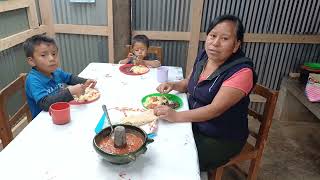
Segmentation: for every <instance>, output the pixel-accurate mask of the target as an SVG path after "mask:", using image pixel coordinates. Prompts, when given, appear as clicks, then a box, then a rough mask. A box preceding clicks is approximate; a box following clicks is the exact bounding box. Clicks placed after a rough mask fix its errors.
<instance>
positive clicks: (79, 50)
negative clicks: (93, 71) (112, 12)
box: [52, 0, 108, 74]
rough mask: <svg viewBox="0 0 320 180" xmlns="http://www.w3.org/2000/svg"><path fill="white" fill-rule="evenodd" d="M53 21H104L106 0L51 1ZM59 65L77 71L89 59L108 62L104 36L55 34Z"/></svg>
mask: <svg viewBox="0 0 320 180" xmlns="http://www.w3.org/2000/svg"><path fill="white" fill-rule="evenodd" d="M52 6H53V14H54V22H55V23H56V24H81V25H107V1H105V0H96V2H95V3H72V2H70V1H69V0H59V1H53V5H52ZM56 40H57V43H58V45H59V54H60V59H61V65H62V66H61V67H62V68H63V69H64V70H66V71H69V72H72V73H75V74H78V73H80V72H81V71H82V70H83V69H84V68H85V67H86V66H87V65H88V64H89V63H90V62H108V45H107V44H108V43H107V42H108V38H107V37H102V36H91V35H73V34H56Z"/></svg>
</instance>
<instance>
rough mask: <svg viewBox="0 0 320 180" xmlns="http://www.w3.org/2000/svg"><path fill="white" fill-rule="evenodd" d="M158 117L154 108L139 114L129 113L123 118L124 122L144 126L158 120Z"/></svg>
mask: <svg viewBox="0 0 320 180" xmlns="http://www.w3.org/2000/svg"><path fill="white" fill-rule="evenodd" d="M157 119H158V117H157V116H155V115H154V113H153V110H152V109H150V110H147V111H144V112H140V113H138V114H134V115H129V116H127V117H124V118H122V119H121V122H122V123H123V124H129V125H133V126H142V125H145V124H148V123H150V122H153V121H155V120H157Z"/></svg>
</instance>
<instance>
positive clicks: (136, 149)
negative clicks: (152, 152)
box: [93, 124, 153, 164]
mask: <svg viewBox="0 0 320 180" xmlns="http://www.w3.org/2000/svg"><path fill="white" fill-rule="evenodd" d="M120 125H121V126H123V127H124V128H125V136H126V146H125V147H123V148H116V147H114V138H112V137H111V136H109V135H110V132H111V128H110V127H107V128H105V129H103V130H102V131H101V132H99V133H98V134H97V135H96V136H95V137H94V139H93V147H94V149H95V151H96V152H97V153H98V154H99V155H101V156H102V157H103V158H104V159H105V160H107V161H108V162H110V163H113V164H126V163H129V162H131V161H134V160H135V159H136V158H137V157H138V156H139V155H141V154H143V153H145V152H146V151H147V147H146V146H147V145H148V144H149V143H152V142H153V139H149V138H148V136H147V134H146V133H145V132H144V131H143V130H142V129H140V128H139V127H136V126H131V125H125V124H118V125H114V126H113V128H115V127H116V126H120Z"/></svg>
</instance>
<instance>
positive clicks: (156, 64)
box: [143, 60, 161, 68]
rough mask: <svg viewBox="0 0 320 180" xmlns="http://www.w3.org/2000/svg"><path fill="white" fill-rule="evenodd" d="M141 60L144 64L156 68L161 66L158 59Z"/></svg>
mask: <svg viewBox="0 0 320 180" xmlns="http://www.w3.org/2000/svg"><path fill="white" fill-rule="evenodd" d="M143 62H144V64H145V65H146V66H150V67H153V68H157V67H160V66H161V63H160V61H158V60H143Z"/></svg>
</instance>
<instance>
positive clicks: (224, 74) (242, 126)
mask: <svg viewBox="0 0 320 180" xmlns="http://www.w3.org/2000/svg"><path fill="white" fill-rule="evenodd" d="M207 60H208V56H207V54H206V52H205V51H204V50H203V51H202V52H201V53H200V54H199V56H198V57H197V59H196V61H195V64H194V66H193V72H192V74H191V77H190V80H189V83H188V102H189V107H190V109H196V108H199V107H202V106H206V105H208V104H210V103H211V102H212V100H213V98H214V97H215V96H216V94H217V92H218V91H219V89H220V87H221V85H222V83H223V82H224V81H225V80H227V79H228V78H230V77H231V76H232V75H233V74H234V73H236V72H237V71H239V70H240V69H243V68H250V69H252V71H253V73H254V70H253V63H252V61H251V60H250V59H249V58H246V57H245V56H244V53H243V52H242V51H238V52H237V53H235V54H234V55H232V57H230V58H229V59H228V60H227V61H226V62H225V63H224V64H222V65H221V66H220V67H219V68H218V69H217V70H216V71H215V72H214V73H212V74H211V75H210V76H209V77H208V79H207V80H204V81H202V82H200V83H198V80H199V76H200V74H201V72H202V69H203V67H204V66H205V65H206V62H207ZM255 82H256V75H255V73H254V84H255ZM249 103H250V99H249V95H247V96H245V97H243V98H242V99H241V100H240V101H239V102H238V103H237V104H235V105H234V106H232V107H231V108H229V109H228V110H227V111H225V112H224V113H223V114H221V115H220V116H218V117H216V118H213V119H211V120H208V121H204V122H194V123H193V127H194V128H197V130H198V131H200V132H201V133H202V134H204V135H207V136H211V137H216V138H221V139H230V140H240V141H243V140H246V139H247V137H248V133H249V131H248V117H247V116H248V106H249Z"/></svg>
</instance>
